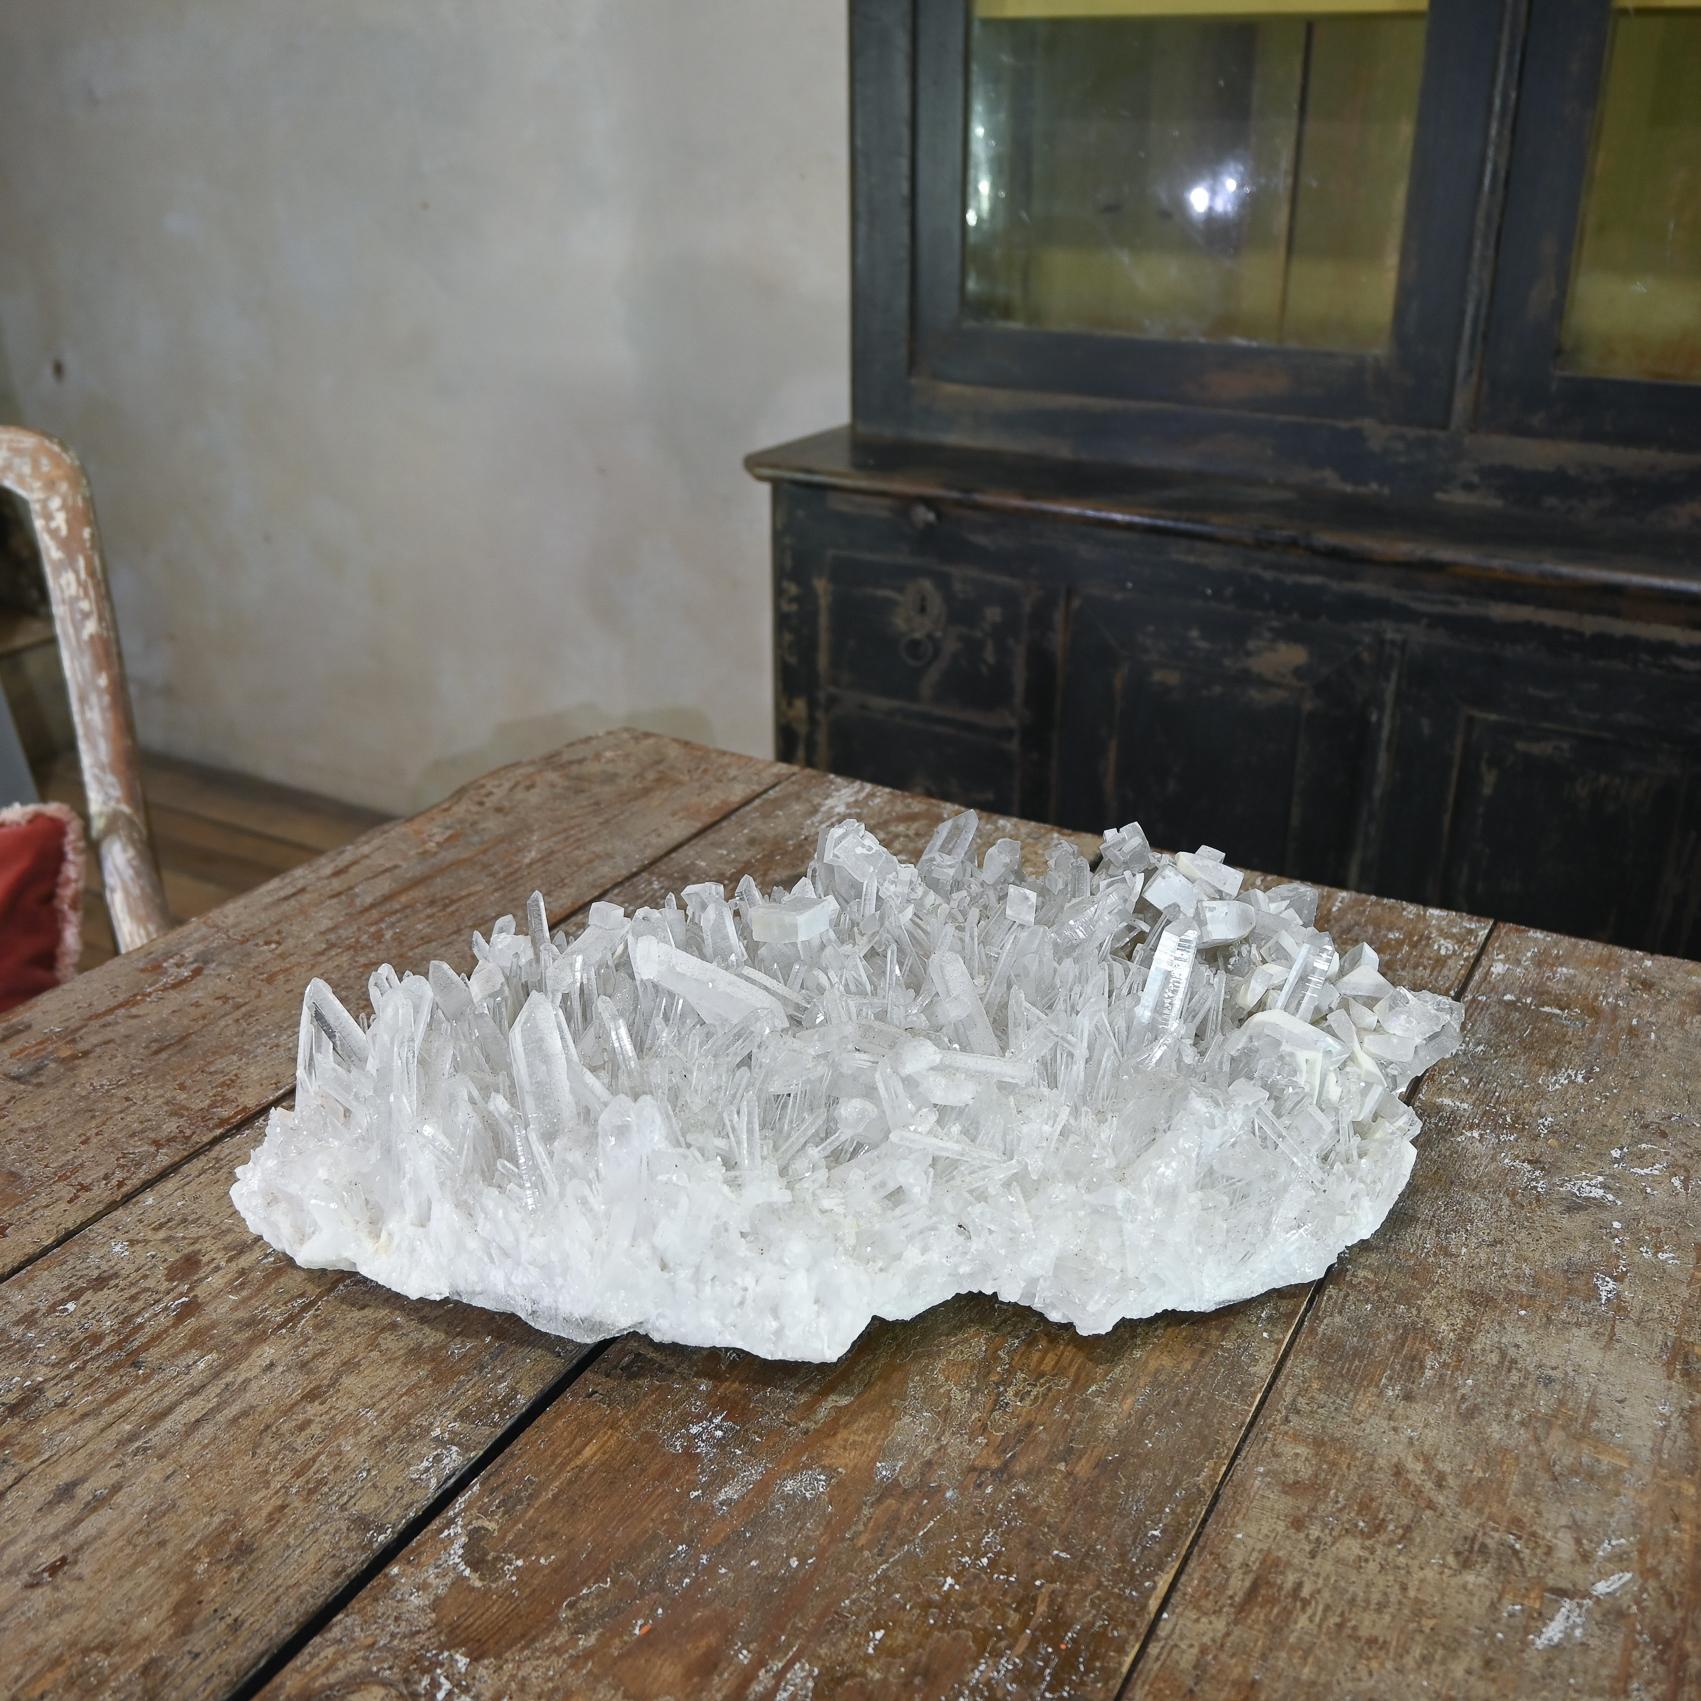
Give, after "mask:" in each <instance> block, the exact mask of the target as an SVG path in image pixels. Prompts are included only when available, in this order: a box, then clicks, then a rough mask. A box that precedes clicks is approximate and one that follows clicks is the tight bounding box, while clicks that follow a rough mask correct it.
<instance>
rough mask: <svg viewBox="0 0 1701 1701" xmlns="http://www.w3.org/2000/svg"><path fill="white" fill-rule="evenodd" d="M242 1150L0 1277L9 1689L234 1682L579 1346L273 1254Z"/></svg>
mask: <svg viewBox="0 0 1701 1701" xmlns="http://www.w3.org/2000/svg"><path fill="white" fill-rule="evenodd" d="M258 1132H259V1130H258V1128H257V1127H255V1128H254V1129H253V1130H252V1134H253V1135H256V1136H257V1134H258ZM249 1143H250V1130H248V1129H244V1130H242V1131H239V1132H238V1133H237V1134H236V1135H234V1136H233V1137H231V1138H229V1139H226V1140H223V1141H220V1142H219V1143H218V1144H217V1145H215V1146H214V1147H213V1148H212V1149H211V1150H209V1151H205V1152H202V1153H201V1154H200V1155H199V1156H198V1157H196V1158H194V1159H193V1160H191V1162H190V1163H188V1164H187V1165H185V1166H184V1167H183V1168H182V1169H180V1170H178V1171H176V1172H175V1173H174V1174H172V1175H170V1176H168V1177H167V1178H166V1179H165V1180H164V1181H162V1182H160V1183H159V1184H158V1185H157V1186H155V1187H153V1188H151V1189H149V1190H148V1191H147V1192H145V1193H143V1194H141V1195H140V1196H139V1197H138V1198H135V1199H133V1200H130V1201H129V1202H127V1203H126V1204H124V1205H121V1206H120V1207H119V1208H118V1209H117V1210H116V1211H114V1212H113V1213H112V1214H111V1215H110V1216H109V1217H108V1218H106V1219H105V1221H103V1222H102V1223H99V1224H97V1225H95V1226H94V1228H92V1229H90V1230H89V1231H87V1232H85V1233H82V1234H79V1235H77V1236H75V1237H74V1238H73V1239H72V1240H70V1241H68V1242H67V1243H66V1244H65V1245H64V1246H61V1247H59V1248H57V1249H56V1250H55V1251H53V1252H51V1253H49V1254H48V1255H47V1256H46V1257H45V1258H42V1259H40V1260H39V1261H38V1262H36V1263H35V1264H33V1265H32V1266H31V1267H30V1268H29V1269H27V1270H25V1271H23V1272H21V1273H20V1274H18V1275H17V1276H15V1277H13V1279H12V1280H11V1281H9V1282H6V1283H4V1284H0V1363H3V1364H4V1366H5V1370H4V1372H3V1374H0V1496H3V1497H4V1505H5V1508H6V1516H5V1518H4V1520H3V1521H0V1640H3V1643H4V1646H5V1650H6V1653H5V1666H6V1671H7V1675H6V1678H5V1680H4V1684H3V1687H4V1688H5V1690H6V1692H7V1693H8V1694H12V1695H18V1696H26V1695H27V1696H42V1697H47V1696H57V1695H66V1694H79V1695H87V1694H115V1695H117V1694H125V1695H137V1694H149V1695H172V1696H177V1695H190V1694H217V1693H220V1692H222V1691H224V1690H226V1689H228V1688H229V1687H230V1686H231V1685H232V1684H233V1683H235V1682H236V1681H238V1680H239V1679H240V1678H241V1677H242V1675H243V1673H244V1672H245V1671H246V1670H247V1669H248V1668H249V1667H251V1666H252V1665H254V1664H255V1663H257V1661H258V1660H260V1659H262V1658H263V1657H264V1656H265V1654H266V1653H267V1652H268V1651H269V1650H270V1648H271V1647H272V1646H274V1645H275V1644H276V1643H277V1642H278V1641H281V1640H282V1639H283V1638H284V1637H285V1636H287V1635H288V1633H289V1632H290V1631H291V1630H292V1629H293V1628H294V1627H295V1625H296V1624H297V1623H298V1622H299V1621H300V1620H301V1619H303V1618H305V1617H306V1616H308V1614H309V1613H311V1611H312V1610H313V1609H314V1608H315V1607H316V1606H317V1605H318V1604H319V1603H320V1602H321V1601H322V1600H323V1599H324V1598H325V1597H326V1596H327V1595H329V1594H330V1593H331V1592H332V1591H333V1590H334V1588H335V1587H336V1584H337V1583H338V1582H339V1581H340V1580H341V1579H342V1578H343V1577H344V1576H346V1575H347V1574H348V1573H349V1572H350V1571H351V1570H353V1569H354V1568H356V1567H358V1566H359V1565H360V1564H361V1563H362V1562H363V1561H365V1560H366V1559H367V1558H369V1557H370V1555H371V1554H372V1553H373V1552H374V1551H376V1550H377V1548H379V1547H380V1546H382V1544H383V1543H384V1542H385V1541H386V1540H387V1539H389V1537H390V1536H391V1535H392V1534H393V1533H394V1532H395V1530H396V1529H397V1528H398V1527H400V1525H401V1524H402V1523H404V1522H405V1521H406V1519H407V1518H408V1516H409V1515H410V1514H411V1513H412V1512H414V1511H415V1510H416V1509H417V1508H418V1507H419V1506H421V1505H423V1504H425V1503H427V1502H428V1501H429V1499H430V1497H431V1496H432V1495H433V1494H434V1493H436V1492H437V1491H438V1490H439V1489H440V1488H441V1487H442V1485H443V1484H444V1483H445V1482H447V1481H449V1480H451V1479H452V1478H453V1477H454V1476H455V1475H456V1474H457V1473H458V1472H460V1471H461V1470H462V1469H463V1468H465V1466H466V1465H467V1463H468V1461H470V1460H472V1459H475V1458H476V1457H477V1455H478V1454H479V1452H480V1451H481V1450H482V1449H483V1448H484V1447H485V1446H487V1445H488V1444H489V1442H490V1440H491V1439H492V1437H493V1436H496V1435H498V1434H500V1433H501V1431H502V1430H503V1429H504V1428H505V1427H506V1426H507V1425H508V1424H510V1423H512V1422H513V1421H514V1420H515V1418H517V1417H518V1416H519V1415H520V1414H521V1413H522V1412H523V1411H524V1410H525V1408H526V1405H527V1403H528V1402H529V1401H530V1400H532V1399H533V1398H535V1397H536V1396H537V1395H538V1394H539V1393H541V1392H542V1391H544V1390H546V1389H548V1388H549V1387H550V1386H551V1385H552V1384H553V1383H555V1382H556V1381H558V1380H559V1379H560V1378H561V1376H562V1375H563V1374H564V1373H565V1372H566V1370H567V1369H568V1368H569V1367H570V1366H571V1364H572V1363H573V1361H574V1360H575V1359H576V1358H577V1357H578V1356H579V1352H580V1349H579V1348H577V1347H575V1346H574V1345H573V1344H572V1343H571V1342H567V1341H558V1340H553V1339H551V1338H550V1337H548V1336H545V1335H540V1334H538V1333H537V1332H536V1331H535V1330H531V1329H528V1328H527V1327H526V1326H525V1325H524V1324H522V1323H521V1322H520V1321H519V1320H518V1319H517V1318H512V1317H499V1316H496V1315H494V1314H492V1313H488V1312H479V1311H474V1310H473V1309H472V1308H471V1307H467V1306H458V1305H415V1306H397V1305H395V1304H393V1303H392V1296H390V1295H388V1294H385V1293H382V1292H381V1291H379V1290H377V1289H375V1288H373V1287H372V1286H371V1285H370V1284H369V1283H366V1282H365V1281H363V1280H362V1279H361V1278H359V1277H357V1276H353V1275H348V1274H338V1273H331V1272H322V1271H308V1270H303V1269H300V1268H298V1267H297V1266H296V1265H295V1264H293V1263H292V1262H291V1261H290V1260H289V1259H287V1258H285V1257H284V1256H283V1255H282V1254H281V1253H277V1252H273V1251H271V1250H270V1249H269V1248H268V1247H266V1246H265V1244H264V1243H263V1242H260V1241H258V1240H256V1239H255V1238H254V1236H253V1235H251V1234H250V1233H249V1232H248V1229H247V1226H246V1225H245V1224H244V1223H243V1221H242V1219H241V1218H240V1217H239V1216H238V1215H237V1214H236V1211H235V1209H234V1208H233V1207H232V1205H231V1203H230V1199H229V1192H230V1182H231V1171H232V1168H233V1167H234V1166H235V1164H236V1163H237V1162H238V1161H240V1159H241V1158H242V1157H243V1156H245V1155H246V1152H247V1147H248V1145H249Z"/></svg>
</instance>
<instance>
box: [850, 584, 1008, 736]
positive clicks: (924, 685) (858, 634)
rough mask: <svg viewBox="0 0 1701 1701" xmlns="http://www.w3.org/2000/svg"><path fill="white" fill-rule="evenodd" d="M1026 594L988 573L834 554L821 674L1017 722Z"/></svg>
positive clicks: (896, 696) (869, 690) (905, 698)
mask: <svg viewBox="0 0 1701 1701" xmlns="http://www.w3.org/2000/svg"><path fill="white" fill-rule="evenodd" d="M1027 603H1028V599H1027V595H1026V593H1025V592H1024V590H1023V588H1022V586H1021V585H1019V584H1017V583H1015V582H1014V581H1012V580H1009V579H1000V578H996V577H994V576H993V575H991V574H989V573H974V572H967V571H964V570H962V569H959V568H952V567H935V566H924V565H921V564H918V563H916V562H912V561H894V560H881V559H875V558H871V557H868V556H863V555H846V554H839V553H834V554H833V555H830V556H829V557H828V559H827V571H826V586H825V614H826V618H825V622H824V628H823V647H824V654H823V656H822V677H823V682H824V683H825V684H826V685H827V686H828V687H829V688H833V689H840V690H849V691H855V692H858V693H860V694H863V695H867V696H874V697H883V698H886V699H888V700H889V701H891V702H896V703H909V704H913V705H915V706H916V707H918V708H930V709H936V710H943V711H945V712H947V713H950V714H958V715H965V716H976V717H988V718H994V719H998V720H1001V721H1003V722H1004V723H1006V724H1007V725H1014V724H1015V721H1016V717H1017V715H1018V713H1019V712H1020V706H1021V692H1022V674H1023V655H1024V651H1025V649H1026V647H1027V642H1028V630H1027V628H1028V608H1027Z"/></svg>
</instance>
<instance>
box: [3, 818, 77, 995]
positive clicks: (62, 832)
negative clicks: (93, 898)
mask: <svg viewBox="0 0 1701 1701" xmlns="http://www.w3.org/2000/svg"><path fill="white" fill-rule="evenodd" d="M82 936H83V824H82V822H81V821H80V820H79V819H78V818H77V816H76V814H75V813H74V812H73V811H72V810H69V809H67V808H66V807H65V805H64V804H62V803H20V804H17V805H15V806H14V807H12V808H10V809H0V1010H10V1009H11V1008H12V1006H13V1005H14V1004H22V1003H23V1001H24V1000H25V999H26V998H34V997H35V995H36V994H37V993H38V992H46V991H47V990H48V988H49V987H54V986H58V985H59V983H60V982H61V981H67V980H69V979H70V978H71V976H72V975H74V974H75V973H76V972H77V958H78V957H79V956H80V955H81V954H82Z"/></svg>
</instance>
